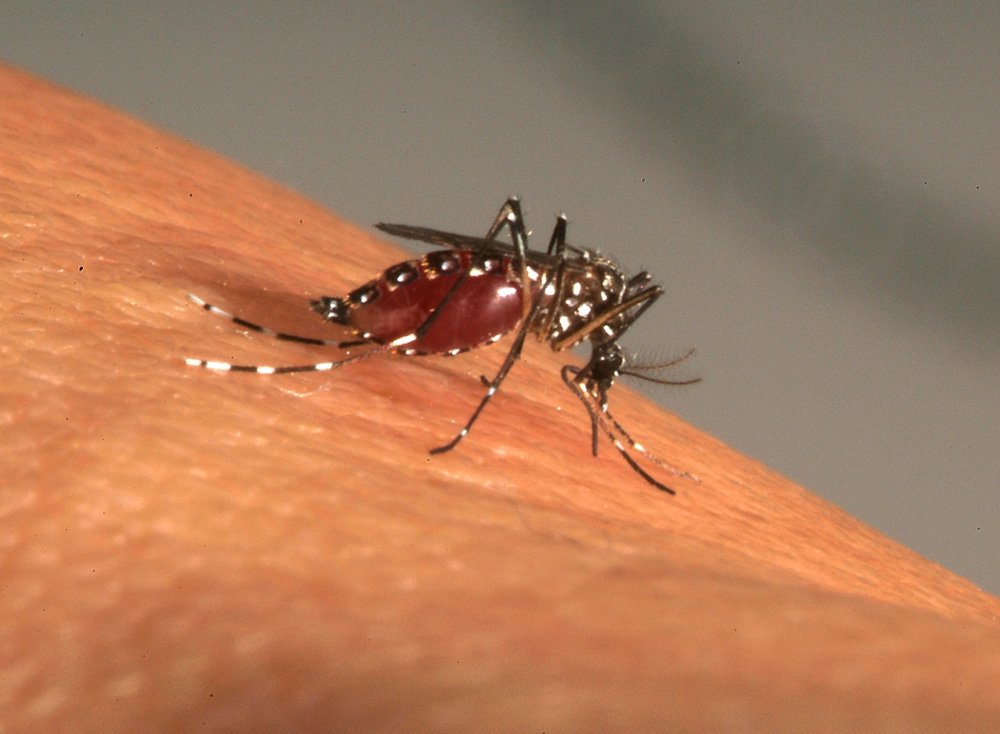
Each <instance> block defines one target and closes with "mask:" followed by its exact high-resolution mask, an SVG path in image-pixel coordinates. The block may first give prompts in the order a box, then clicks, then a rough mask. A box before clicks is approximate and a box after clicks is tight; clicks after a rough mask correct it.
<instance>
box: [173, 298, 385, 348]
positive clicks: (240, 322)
mask: <svg viewBox="0 0 1000 734" xmlns="http://www.w3.org/2000/svg"><path fill="white" fill-rule="evenodd" d="M187 297H188V300H190V301H191V302H193V303H195V304H197V305H198V306H200V307H201V308H203V309H204V310H206V311H208V312H209V313H214V314H215V315H216V316H221V317H222V318H224V319H229V320H230V321H232V322H233V323H234V324H236V325H237V326H242V327H243V328H244V329H250V331H256V332H258V333H260V334H266V335H267V336H270V337H273V338H275V339H280V340H282V341H289V342H298V343H299V344H311V345H313V346H317V347H336V348H338V349H346V348H348V347H355V346H360V345H362V344H369V343H371V342H370V341H369V340H367V339H361V340H354V341H340V340H339V339H315V338H313V337H311V336H299V335H298V334H289V333H286V332H284V331H275V330H274V329H269V328H268V327H266V326H261V325H260V324H255V323H253V322H252V321H247V320H246V319H243V318H240V317H239V316H237V315H236V314H232V313H229V311H224V310H223V309H221V308H219V307H218V306H213V305H212V304H211V303H208V302H207V301H205V300H204V299H202V298H199V297H198V296H196V295H195V294H193V293H188V294H187Z"/></svg>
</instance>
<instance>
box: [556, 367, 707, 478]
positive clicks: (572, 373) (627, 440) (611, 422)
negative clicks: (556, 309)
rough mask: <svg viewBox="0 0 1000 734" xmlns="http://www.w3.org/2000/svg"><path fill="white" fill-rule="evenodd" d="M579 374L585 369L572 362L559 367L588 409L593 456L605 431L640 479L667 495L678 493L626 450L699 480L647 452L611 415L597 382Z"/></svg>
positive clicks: (681, 474)
mask: <svg viewBox="0 0 1000 734" xmlns="http://www.w3.org/2000/svg"><path fill="white" fill-rule="evenodd" d="M581 374H585V370H582V369H580V368H579V367H574V366H573V365H566V366H565V367H563V368H562V378H563V382H565V383H566V386H567V387H569V389H570V390H572V391H573V394H574V395H576V396H577V397H578V398H579V399H580V402H581V403H583V407H584V408H586V409H587V413H588V414H589V415H590V424H591V430H592V450H593V453H594V455H595V456H596V455H597V445H598V435H597V434H598V430H600V431H601V432H603V433H604V435H605V436H607V437H608V439H609V440H610V441H611V443H612V444H613V445H614V447H615V448H616V449H617V450H618V453H619V454H621V455H622V458H623V459H625V461H626V462H627V463H628V465H629V466H630V467H632V469H633V470H634V471H635V472H636V473H637V474H638V475H639V476H641V477H642V478H643V479H645V480H646V481H647V482H649V483H650V484H652V485H653V486H654V487H656V488H657V489H659V490H661V491H663V492H666V493H668V494H677V493H676V492H675V491H674V490H673V489H671V488H670V487H668V486H667V485H665V484H663V482H660V481H658V480H657V479H655V478H653V476H652V475H650V474H649V472H647V471H646V470H645V469H643V468H642V467H641V466H639V464H638V462H636V460H635V459H634V458H633V457H632V455H631V453H630V452H629V449H631V450H632V451H635V452H637V453H639V454H642V455H643V457H644V458H646V459H647V460H649V461H650V462H652V463H653V464H656V465H657V466H658V467H660V468H662V469H664V470H666V471H668V472H669V473H671V474H673V475H674V476H679V477H684V478H686V479H691V480H693V481H695V482H698V481H699V480H698V478H697V477H695V476H693V475H691V474H688V473H687V472H683V471H680V470H678V469H676V468H674V467H673V466H671V465H670V464H668V463H666V462H664V461H663V460H661V459H660V458H658V457H657V456H655V455H654V454H652V453H650V452H649V450H647V449H646V447H645V446H643V445H642V444H641V443H639V442H638V441H636V440H635V439H634V438H632V436H631V435H630V434H629V432H628V431H626V430H625V428H624V427H623V426H622V424H621V423H619V422H618V420H617V419H616V418H615V417H614V416H612V415H611V413H610V412H609V411H608V401H607V395H606V394H605V393H604V391H603V390H601V388H600V386H599V385H597V384H588V376H585V377H584V379H581V378H580V375H581ZM592 390H596V392H597V393H598V394H595V393H594V392H593V391H592Z"/></svg>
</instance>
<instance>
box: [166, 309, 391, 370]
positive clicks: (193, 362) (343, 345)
mask: <svg viewBox="0 0 1000 734" xmlns="http://www.w3.org/2000/svg"><path fill="white" fill-rule="evenodd" d="M188 298H189V299H190V300H191V301H192V302H194V303H195V304H197V305H198V306H200V307H201V308H203V309H204V310H205V311H208V312H209V313H213V314H215V315H217V316H222V317H223V318H226V319H229V320H230V321H232V322H233V323H234V324H236V325H237V326H241V327H243V328H244V329H250V330H251V331H256V332H258V333H261V334H266V335H268V336H271V337H274V338H275V339H280V340H282V341H290V342H297V343H299V344H310V345H313V346H320V347H335V348H337V349H348V348H350V347H356V346H363V345H366V344H373V343H374V342H372V341H371V340H369V339H355V340H351V341H340V340H338V339H315V338H313V337H308V336H299V335H298V334H289V333H286V332H284V331H276V330H274V329H270V328H268V327H266V326H261V325H260V324H255V323H253V322H252V321H247V320H246V319H243V318H240V317H239V316H236V315H235V314H231V313H229V312H228V311H225V310H223V309H221V308H219V307H218V306H213V305H212V304H211V303H208V302H207V301H205V300H204V299H202V298H199V297H198V296H196V295H194V294H193V293H188ZM396 347H397V344H396V343H395V342H393V343H390V344H384V345H377V346H376V347H375V348H374V349H371V350H369V351H367V352H364V353H362V354H354V355H351V356H349V357H346V358H344V359H341V360H337V361H329V362H315V363H313V364H302V365H287V366H282V367H272V366H269V365H249V364H232V363H230V362H221V361H218V360H210V359H195V358H192V357H186V358H185V359H184V363H185V364H187V365H188V366H190V367H203V368H205V369H209V370H213V371H215V372H253V373H256V374H258V375H283V374H288V373H291V372H326V371H329V370H333V369H336V368H337V367H341V366H342V365H345V364H348V363H349V362H356V361H357V360H359V359H366V358H368V357H371V356H373V355H375V354H381V353H382V352H386V351H389V350H392V349H394V348H396Z"/></svg>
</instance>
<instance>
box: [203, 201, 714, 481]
mask: <svg viewBox="0 0 1000 734" xmlns="http://www.w3.org/2000/svg"><path fill="white" fill-rule="evenodd" d="M377 226H378V228H379V229H381V230H383V231H384V232H387V233H389V234H392V235H396V236H398V237H404V238H407V239H411V240H419V241H421V242H427V243H430V244H435V245H441V246H444V247H446V248H448V249H445V250H439V251H435V252H431V253H428V254H427V255H425V256H424V257H422V258H418V259H414V260H407V261H404V262H402V263H399V264H398V265H394V266H392V267H390V268H388V269H387V270H385V271H384V272H382V273H381V274H380V275H379V276H378V277H376V278H375V279H374V280H372V281H370V282H369V283H366V284H365V285H362V286H361V287H359V288H356V289H355V290H353V291H351V292H350V293H349V294H348V295H346V296H344V297H329V296H325V297H322V298H320V299H318V300H316V301H313V302H312V307H313V309H314V310H316V311H317V312H319V313H320V315H321V316H323V318H324V319H325V320H326V321H328V322H331V323H335V324H339V325H341V326H343V327H346V328H347V329H349V330H350V331H351V332H352V334H353V335H354V338H353V339H351V340H349V341H335V340H326V339H312V338H308V337H300V336H296V335H294V334H285V333H282V332H276V331H273V330H271V329H268V328H266V327H262V326H259V325H257V324H253V323H251V322H248V321H245V320H244V319H241V318H239V317H237V316H233V315H232V314H229V313H227V312H225V311H222V310H221V309H219V308H216V307H215V306H212V305H210V304H208V303H206V302H205V301H203V300H201V299H200V298H197V297H196V296H191V299H192V300H193V301H195V302H196V303H198V304H199V305H200V306H202V308H204V309H205V310H208V311H212V312H214V313H217V314H220V315H223V316H226V317H228V318H230V319H231V320H233V321H234V322H235V323H237V324H238V325H240V326H243V327H245V328H249V329H252V330H255V331H260V332H263V333H268V334H271V335H273V336H275V337H277V338H279V339H285V340H289V341H298V342H304V343H307V344H315V345H329V346H336V347H338V348H340V349H346V350H355V349H357V348H359V347H364V346H370V349H367V350H364V351H360V352H357V353H354V354H350V353H349V354H348V355H347V356H345V357H344V358H343V359H341V360H339V361H333V362H319V363H315V364H310V365H295V366H286V367H266V366H262V365H233V364H229V363H227V362H213V361H207V360H201V359H188V360H186V361H187V363H188V364H190V365H192V366H198V367H206V368H209V369H214V370H219V371H234V372H255V373H258V374H283V373H289V372H305V371H325V370H332V369H335V368H337V367H340V366H343V365H345V364H347V363H349V362H354V361H357V360H360V359H366V358H368V357H371V356H373V355H375V354H381V353H384V352H390V353H396V354H402V355H424V354H446V355H454V354H458V353H460V352H463V351H466V350H469V349H474V348H476V347H479V346H483V345H485V344H489V343H492V342H495V341H497V340H499V339H500V338H501V337H502V336H504V335H505V334H507V333H509V332H511V331H513V332H514V340H513V343H512V345H511V347H510V349H509V350H508V352H507V356H506V358H505V359H504V361H503V364H502V365H501V366H500V369H499V370H498V371H497V373H496V375H495V376H494V377H493V379H492V380H487V379H486V378H485V377H484V378H482V381H483V383H484V386H485V387H486V388H487V390H486V393H485V395H484V396H483V398H482V400H481V401H480V403H479V405H478V406H477V407H476V409H475V410H474V411H473V413H472V416H471V417H470V418H469V420H468V421H467V422H466V424H465V426H464V427H463V428H462V430H461V431H459V432H458V434H457V435H456V436H455V437H454V438H453V439H452V440H451V441H450V442H449V443H447V444H445V445H444V446H440V447H438V448H435V449H432V450H431V453H432V454H439V453H443V452H445V451H449V450H450V449H452V448H454V447H455V446H456V445H457V444H458V443H459V441H461V440H462V439H463V438H464V437H465V436H466V435H467V434H468V433H469V430H470V429H471V428H472V425H473V424H474V423H475V421H476V419H477V418H478V417H479V415H480V413H481V412H482V411H483V409H484V408H485V407H486V405H487V404H488V403H489V401H490V400H491V399H492V397H493V396H494V395H495V394H496V392H497V390H498V389H499V388H500V385H501V383H502V382H503V380H504V378H505V377H506V376H507V373H508V372H509V371H510V369H511V367H513V366H514V363H515V362H516V361H517V360H518V358H519V357H520V355H521V349H522V348H523V346H524V342H525V340H526V339H527V337H528V336H529V335H535V336H536V337H537V338H538V339H539V340H541V341H543V342H546V343H547V344H548V345H549V346H550V347H551V348H552V349H553V350H556V351H562V350H564V349H568V348H569V347H572V346H575V345H576V344H579V343H581V342H583V341H587V342H589V344H590V346H591V355H590V359H589V361H588V362H587V363H586V364H585V365H584V366H583V367H576V366H574V365H566V366H565V367H563V369H562V379H563V381H564V382H565V383H566V385H567V386H568V387H569V388H570V389H571V390H572V391H573V393H574V394H575V395H576V396H577V397H578V398H579V399H580V401H581V402H582V403H583V405H584V407H585V408H586V409H587V412H588V414H589V415H590V422H591V436H592V441H591V445H592V451H593V453H594V455H595V456H596V455H597V449H598V442H599V441H598V438H599V433H602V432H603V433H604V434H605V435H607V436H608V438H609V439H610V440H611V441H612V443H613V444H614V445H615V447H616V448H617V449H618V451H619V453H620V454H621V455H622V456H623V457H624V459H625V461H626V462H628V464H629V466H631V467H632V469H634V470H635V471H636V472H637V473H638V474H640V475H641V476H642V477H643V478H644V479H645V480H646V481H648V482H649V483H650V484H652V485H653V486H655V487H657V488H658V489H661V490H663V491H665V492H669V493H670V494H673V493H674V491H673V490H672V489H670V488H669V487H667V486H666V485H665V484H663V483H661V482H659V481H658V480H656V479H654V478H653V477H652V476H651V475H650V474H649V473H648V472H647V471H646V470H644V469H643V468H642V467H641V466H639V464H638V463H636V461H635V459H634V458H633V457H632V455H631V454H630V451H629V449H631V450H633V451H636V452H639V453H642V454H643V455H645V456H646V457H647V458H648V459H650V460H651V461H653V462H654V463H656V464H658V465H660V466H662V467H663V468H665V469H667V470H669V471H671V472H672V473H674V474H678V473H679V472H677V471H676V470H673V469H671V468H670V467H669V466H667V465H665V464H663V463H662V462H660V461H659V460H658V459H656V458H655V457H653V456H652V455H651V454H650V453H649V452H648V451H646V449H645V448H644V447H643V446H642V445H641V444H639V443H637V442H636V441H635V440H633V439H632V437H631V436H630V435H629V434H628V432H626V431H625V429H624V428H623V427H622V426H621V424H620V423H619V422H618V421H617V420H615V419H614V418H613V417H612V415H611V414H610V413H609V412H608V391H609V390H610V389H611V387H612V385H614V382H615V380H616V378H617V377H618V376H619V375H621V374H627V375H633V376H635V377H639V378H641V379H645V380H649V381H652V382H658V383H662V384H675V385H676V384H689V383H691V382H697V380H685V381H671V380H663V379H658V378H653V377H650V376H649V375H648V374H644V372H646V371H648V370H655V369H660V368H662V367H668V366H670V365H671V364H674V363H676V362H678V361H680V360H674V361H673V362H669V363H666V364H663V365H656V366H651V367H633V368H632V369H629V368H628V367H627V361H626V357H625V354H624V352H623V351H622V349H621V347H620V346H619V344H618V340H619V339H620V337H621V336H622V334H624V333H625V331H627V330H628V328H629V327H630V326H631V325H632V324H633V323H635V320H636V319H637V318H639V316H641V315H642V314H643V313H644V312H645V311H646V309H647V308H649V307H650V306H651V305H652V304H653V303H654V302H655V301H656V299H657V298H659V297H660V295H661V294H662V293H663V290H662V288H660V287H659V286H658V285H654V284H652V282H651V281H652V276H650V275H649V273H646V272H642V273H639V274H638V275H635V276H632V277H627V276H626V275H625V274H624V273H623V272H622V271H621V269H620V268H619V267H618V266H617V265H616V264H615V263H614V262H613V261H611V260H609V259H608V258H605V257H602V256H601V255H599V254H597V253H596V252H594V251H592V250H585V249H582V248H577V247H573V246H572V245H569V244H568V243H567V242H566V218H565V217H564V216H560V217H559V218H558V219H557V221H556V226H555V229H554V230H553V232H552V236H551V238H550V240H549V245H548V249H547V250H546V252H544V253H542V252H537V251H532V250H529V249H528V234H527V230H526V229H525V226H524V220H523V218H522V216H521V206H520V203H519V202H518V200H517V199H516V198H511V199H508V200H507V202H506V203H505V204H504V205H503V207H501V209H500V212H499V213H498V214H497V217H496V219H495V220H494V221H493V224H492V226H491V227H490V228H489V230H488V231H487V233H486V236H485V237H481V238H480V237H470V236H466V235H458V234H453V233H450V232H441V231H438V230H434V229H427V228H424V227H414V226H410V225H400V224H379V225H377ZM505 227H506V228H507V229H508V230H509V232H510V238H511V243H510V244H507V243H505V242H501V241H499V240H498V239H497V237H498V236H499V235H500V233H501V232H502V231H503V229H504V228H505ZM685 356H687V355H685ZM683 358H684V357H682V358H681V359H683Z"/></svg>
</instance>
